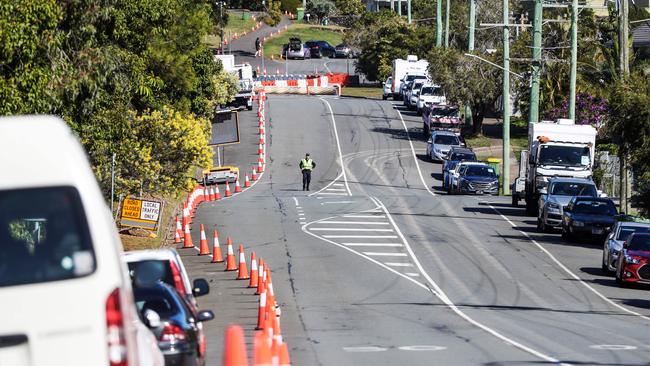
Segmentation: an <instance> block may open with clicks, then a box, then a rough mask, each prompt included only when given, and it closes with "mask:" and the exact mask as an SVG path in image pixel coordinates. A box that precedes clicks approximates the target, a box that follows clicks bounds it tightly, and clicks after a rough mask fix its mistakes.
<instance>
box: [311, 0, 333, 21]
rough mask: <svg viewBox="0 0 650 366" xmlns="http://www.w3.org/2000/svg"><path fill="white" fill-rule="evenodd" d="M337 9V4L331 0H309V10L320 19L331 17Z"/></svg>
mask: <svg viewBox="0 0 650 366" xmlns="http://www.w3.org/2000/svg"><path fill="white" fill-rule="evenodd" d="M335 10H336V5H334V2H332V1H331V0H309V1H308V2H307V12H309V13H310V14H314V15H316V17H317V18H318V19H323V18H326V17H329V16H330V15H331V14H332V13H333V12H334V11H335Z"/></svg>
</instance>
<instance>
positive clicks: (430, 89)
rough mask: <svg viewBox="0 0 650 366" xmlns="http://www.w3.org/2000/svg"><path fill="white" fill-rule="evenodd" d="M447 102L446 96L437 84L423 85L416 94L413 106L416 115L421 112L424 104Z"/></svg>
mask: <svg viewBox="0 0 650 366" xmlns="http://www.w3.org/2000/svg"><path fill="white" fill-rule="evenodd" d="M427 103H429V104H443V105H444V104H447V97H446V96H445V93H444V92H443V91H442V88H441V87H439V86H438V85H423V86H422V89H421V90H420V93H419V95H418V98H417V101H416V102H415V107H416V109H417V111H418V115H421V114H422V109H424V106H425V104H427Z"/></svg>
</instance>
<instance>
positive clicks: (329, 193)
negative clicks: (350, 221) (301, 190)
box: [318, 192, 348, 196]
mask: <svg viewBox="0 0 650 366" xmlns="http://www.w3.org/2000/svg"><path fill="white" fill-rule="evenodd" d="M318 194H327V195H330V196H348V195H347V194H341V193H334V192H318Z"/></svg>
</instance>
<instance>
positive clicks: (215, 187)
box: [214, 185, 221, 201]
mask: <svg viewBox="0 0 650 366" xmlns="http://www.w3.org/2000/svg"><path fill="white" fill-rule="evenodd" d="M220 199H221V193H219V186H218V185H215V186H214V200H215V201H216V200H220Z"/></svg>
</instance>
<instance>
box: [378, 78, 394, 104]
mask: <svg viewBox="0 0 650 366" xmlns="http://www.w3.org/2000/svg"><path fill="white" fill-rule="evenodd" d="M392 87H393V77H392V76H389V77H388V79H386V82H384V94H383V95H382V96H381V99H383V100H386V99H388V97H390V96H392V95H393V92H392V91H391V88H392Z"/></svg>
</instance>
